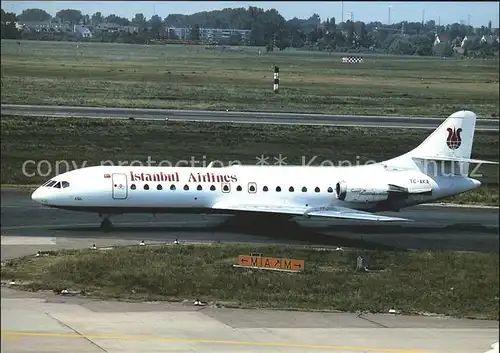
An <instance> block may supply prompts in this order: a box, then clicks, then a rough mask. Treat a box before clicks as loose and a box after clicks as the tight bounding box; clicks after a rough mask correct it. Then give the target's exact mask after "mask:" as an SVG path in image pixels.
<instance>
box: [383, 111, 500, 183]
mask: <svg viewBox="0 0 500 353" xmlns="http://www.w3.org/2000/svg"><path fill="white" fill-rule="evenodd" d="M475 128H476V114H474V113H473V112H471V111H468V110H461V111H458V112H455V113H453V114H452V115H450V116H449V117H448V118H447V119H446V120H445V121H444V122H443V123H442V124H441V125H440V126H439V127H438V128H437V129H436V130H434V131H433V132H432V134H430V135H429V137H427V138H426V139H425V140H424V141H423V142H422V143H421V144H420V145H419V146H417V147H416V148H414V149H413V150H411V151H410V152H408V153H406V154H404V155H403V156H400V157H397V158H394V159H393V160H391V162H396V164H400V163H405V162H406V163H408V162H410V163H412V162H411V161H413V162H417V165H418V167H419V169H421V170H425V173H426V174H427V173H429V172H431V170H432V171H433V172H437V171H438V169H439V170H440V172H439V174H442V173H446V174H447V175H449V173H452V174H454V175H456V174H457V173H456V171H459V173H458V174H460V175H464V176H467V175H468V173H469V164H470V163H493V164H497V162H489V161H482V160H477V159H471V158H470V157H471V153H472V144H473V141H474V130H475ZM438 162H439V164H440V165H441V167H440V168H439V167H437V166H433V167H431V169H429V164H432V165H433V164H436V165H437V163H438ZM406 163H405V164H406ZM412 164H413V163H412ZM443 167H444V169H443ZM457 167H458V170H457V169H456V168H457Z"/></svg>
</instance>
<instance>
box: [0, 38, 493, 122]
mask: <svg viewBox="0 0 500 353" xmlns="http://www.w3.org/2000/svg"><path fill="white" fill-rule="evenodd" d="M1 43H2V58H1V60H2V84H3V87H2V91H1V100H2V103H4V104H6V103H9V104H41V105H75V106H100V107H135V108H169V109H207V110H212V109H213V110H225V109H230V110H232V111H234V110H243V111H281V112H302V113H307V112H309V113H325V114H353V115H400V116H435V117H445V116H448V115H450V114H451V113H453V112H455V111H457V110H461V109H469V110H472V111H474V112H475V113H476V114H478V117H480V118H498V116H499V109H500V106H499V101H498V82H499V71H498V59H493V60H480V59H476V60H457V59H448V60H442V59H441V58H435V57H427V58H421V57H402V56H390V55H369V54H367V55H363V56H364V62H363V63H362V64H355V65H353V64H344V63H342V61H341V57H342V56H345V55H346V54H342V53H340V54H338V55H337V54H334V55H324V54H318V53H314V52H304V51H303V52H296V53H289V52H286V53H274V52H273V53H266V54H262V55H259V54H258V48H248V47H247V48H243V47H242V48H239V49H238V50H232V51H220V50H213V48H212V47H211V48H207V47H205V46H178V45H151V46H141V45H126V44H118V43H117V44H109V43H105V44H103V43H68V42H66V43H63V42H41V41H39V42H37V41H21V42H20V43H21V44H20V45H19V44H17V42H16V41H8V40H2V42H1ZM275 65H277V66H278V67H280V92H279V93H278V94H274V93H273V91H272V87H273V86H272V85H273V67H274V66H275Z"/></svg>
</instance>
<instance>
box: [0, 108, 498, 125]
mask: <svg viewBox="0 0 500 353" xmlns="http://www.w3.org/2000/svg"><path fill="white" fill-rule="evenodd" d="M1 109H2V115H22V116H33V117H35V116H52V117H74V118H114V119H131V118H134V119H142V120H165V119H169V120H171V121H198V122H224V123H239V124H242V123H251V124H287V125H324V126H359V127H385V128H406V129H430V130H433V129H436V128H437V127H438V126H439V125H440V124H441V123H442V122H443V121H444V120H445V119H446V117H441V118H437V117H435V118H429V117H401V116H366V115H323V114H297V113H269V112H228V111H226V112H224V111H207V110H173V109H142V108H103V107H70V106H41V105H16V104H2V106H1ZM450 114H451V113H450ZM498 127H499V120H498V119H477V121H476V131H498Z"/></svg>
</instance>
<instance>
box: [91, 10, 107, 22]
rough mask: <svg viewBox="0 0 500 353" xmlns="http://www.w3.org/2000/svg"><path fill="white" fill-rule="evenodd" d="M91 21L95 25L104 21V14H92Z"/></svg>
mask: <svg viewBox="0 0 500 353" xmlns="http://www.w3.org/2000/svg"><path fill="white" fill-rule="evenodd" d="M90 22H91V23H92V24H93V25H97V24H99V23H103V22H104V17H102V14H101V13H100V12H96V13H95V14H93V15H92V17H91V18H90Z"/></svg>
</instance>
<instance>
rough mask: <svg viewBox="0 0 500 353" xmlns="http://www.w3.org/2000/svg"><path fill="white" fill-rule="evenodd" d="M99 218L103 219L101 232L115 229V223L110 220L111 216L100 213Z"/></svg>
mask: <svg viewBox="0 0 500 353" xmlns="http://www.w3.org/2000/svg"><path fill="white" fill-rule="evenodd" d="M99 217H100V218H101V226H100V228H101V230H103V231H110V230H111V229H112V228H113V223H111V221H110V220H109V215H103V214H101V213H99Z"/></svg>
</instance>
